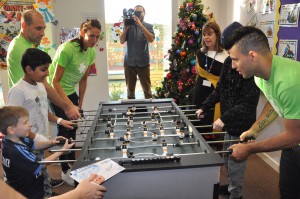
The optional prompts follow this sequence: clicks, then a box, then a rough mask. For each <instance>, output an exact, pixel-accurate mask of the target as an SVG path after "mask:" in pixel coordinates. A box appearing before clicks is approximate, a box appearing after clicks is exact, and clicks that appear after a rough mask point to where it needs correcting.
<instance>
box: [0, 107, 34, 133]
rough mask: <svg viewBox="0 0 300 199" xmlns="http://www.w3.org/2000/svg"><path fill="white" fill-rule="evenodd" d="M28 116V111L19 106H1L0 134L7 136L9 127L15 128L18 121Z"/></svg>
mask: <svg viewBox="0 0 300 199" xmlns="http://www.w3.org/2000/svg"><path fill="white" fill-rule="evenodd" d="M28 115H29V113H28V111H27V110H26V109H25V108H23V107H21V106H3V107H2V108H0V132H1V133H3V134H4V135H7V128H8V127H9V126H17V124H18V122H19V119H20V118H21V117H28Z"/></svg>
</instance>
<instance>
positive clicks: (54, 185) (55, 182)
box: [50, 179, 64, 187]
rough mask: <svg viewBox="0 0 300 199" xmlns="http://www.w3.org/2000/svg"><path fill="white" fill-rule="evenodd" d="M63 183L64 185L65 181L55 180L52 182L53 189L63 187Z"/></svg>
mask: <svg viewBox="0 0 300 199" xmlns="http://www.w3.org/2000/svg"><path fill="white" fill-rule="evenodd" d="M63 183H64V181H63V180H54V179H51V180H50V184H51V185H52V187H58V186H60V185H62V184H63Z"/></svg>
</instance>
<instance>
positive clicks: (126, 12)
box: [123, 8, 142, 26]
mask: <svg viewBox="0 0 300 199" xmlns="http://www.w3.org/2000/svg"><path fill="white" fill-rule="evenodd" d="M141 14H142V12H141V11H134V9H132V8H130V9H128V10H127V9H126V8H124V9H123V18H124V19H125V25H126V26H130V25H133V24H134V19H133V18H132V16H133V15H135V16H137V17H140V16H141Z"/></svg>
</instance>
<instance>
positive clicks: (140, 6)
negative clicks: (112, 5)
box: [134, 5, 146, 14]
mask: <svg viewBox="0 0 300 199" xmlns="http://www.w3.org/2000/svg"><path fill="white" fill-rule="evenodd" d="M137 7H140V8H143V10H144V13H145V14H146V11H145V8H144V6H142V5H136V6H135V7H134V10H135V9H136V8H137Z"/></svg>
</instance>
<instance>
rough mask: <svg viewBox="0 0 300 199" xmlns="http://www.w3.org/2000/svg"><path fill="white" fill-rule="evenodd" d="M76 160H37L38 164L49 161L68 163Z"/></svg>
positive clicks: (49, 162)
mask: <svg viewBox="0 0 300 199" xmlns="http://www.w3.org/2000/svg"><path fill="white" fill-rule="evenodd" d="M76 161H77V160H45V161H38V163H39V164H51V163H68V162H76Z"/></svg>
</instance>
